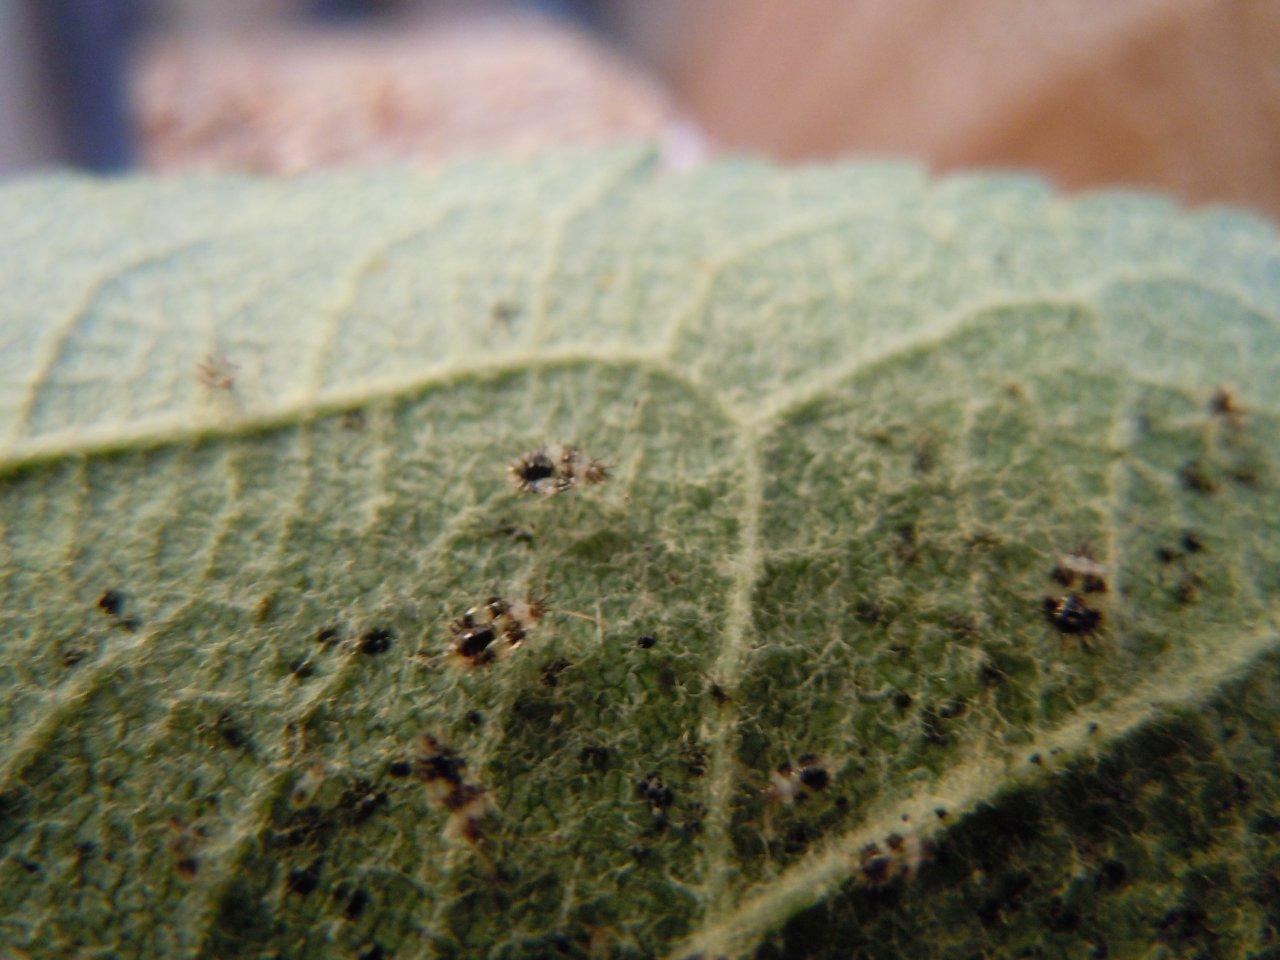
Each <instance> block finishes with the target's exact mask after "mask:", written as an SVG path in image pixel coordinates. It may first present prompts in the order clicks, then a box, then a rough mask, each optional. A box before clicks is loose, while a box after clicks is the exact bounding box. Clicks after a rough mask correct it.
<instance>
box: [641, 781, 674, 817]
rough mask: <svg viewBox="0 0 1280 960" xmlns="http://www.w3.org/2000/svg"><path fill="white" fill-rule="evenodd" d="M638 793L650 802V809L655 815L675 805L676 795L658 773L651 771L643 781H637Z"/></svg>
mask: <svg viewBox="0 0 1280 960" xmlns="http://www.w3.org/2000/svg"><path fill="white" fill-rule="evenodd" d="M636 793H637V794H638V795H639V796H640V797H642V798H643V799H645V800H647V801H648V802H649V807H650V809H652V810H653V812H654V813H655V814H657V813H660V812H661V811H663V810H665V809H666V808H667V807H670V806H671V805H672V804H673V803H675V794H674V793H673V792H672V791H671V788H670V787H668V786H667V785H666V784H665V783H663V781H662V777H660V776H658V774H657V773H656V772H652V771H651V772H649V773H647V774H645V776H644V779H643V780H637V781H636Z"/></svg>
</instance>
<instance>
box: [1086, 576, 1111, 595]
mask: <svg viewBox="0 0 1280 960" xmlns="http://www.w3.org/2000/svg"><path fill="white" fill-rule="evenodd" d="M1080 589H1082V590H1083V591H1084V592H1085V593H1106V592H1107V581H1106V580H1104V579H1103V578H1102V577H1100V576H1098V575H1097V574H1093V573H1086V574H1085V575H1084V577H1082V578H1081V580H1080Z"/></svg>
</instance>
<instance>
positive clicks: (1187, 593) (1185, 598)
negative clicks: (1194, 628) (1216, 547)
mask: <svg viewBox="0 0 1280 960" xmlns="http://www.w3.org/2000/svg"><path fill="white" fill-rule="evenodd" d="M1202 585H1203V583H1202V581H1201V579H1200V577H1199V575H1198V574H1195V573H1190V572H1188V573H1184V574H1183V575H1182V576H1180V577H1179V578H1178V582H1177V584H1176V585H1175V586H1174V588H1173V598H1174V599H1175V600H1177V601H1178V603H1195V602H1196V601H1198V600H1199V599H1200V588H1201V586H1202Z"/></svg>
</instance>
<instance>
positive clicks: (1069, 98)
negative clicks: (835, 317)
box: [0, 0, 1280, 218]
mask: <svg viewBox="0 0 1280 960" xmlns="http://www.w3.org/2000/svg"><path fill="white" fill-rule="evenodd" d="M634 140H655V141H657V142H658V143H659V144H661V146H662V149H663V151H664V155H665V156H666V158H667V160H668V161H669V162H671V163H672V164H675V165H686V164H691V163H696V162H698V161H700V160H701V159H703V158H705V157H708V156H712V155H715V154H718V153H743V152H747V153H753V154H757V155H763V156H769V157H773V158H776V159H779V160H782V161H787V162H791V161H808V160H818V159H827V158H836V157H848V156H876V157H910V158H915V159H918V160H922V161H924V162H926V163H927V164H929V165H930V166H931V167H933V168H934V169H938V170H950V169H956V168H973V167H1000V168H1015V169H1026V170H1034V171H1037V172H1039V173H1041V174H1043V175H1045V176H1047V177H1048V178H1049V179H1050V180H1052V181H1053V182H1055V183H1056V184H1058V185H1059V186H1061V187H1066V188H1084V187H1098V186H1139V187H1149V188H1155V189H1159V190H1162V191H1164V192H1166V193H1171V194H1173V195H1175V196H1177V197H1179V198H1181V199H1182V200H1184V201H1188V202H1193V203H1206V202H1211V201H1229V202H1232V203H1235V204H1237V205H1243V206H1247V207H1252V208H1253V209H1255V210H1257V211H1259V212H1262V213H1264V214H1266V215H1269V216H1271V217H1273V218H1274V217H1280V0H542V2H535V0H524V2H517V0H508V2H499V0H492V2H477V0H471V2H458V0H0V174H7V173H12V172H16V171H22V170H30V169H33V168H41V167H45V166H49V165H57V164H62V165H65V164H74V165H78V166H82V167H87V168H90V169H94V170H99V171H117V170H127V169H138V168H142V169H152V170H160V171H179V170H191V169H201V170H210V169H220V170H250V171H261V172H271V173H295V172H300V171H305V170H311V169H317V168H323V167H327V166H334V165H345V164H353V163H371V162H372V163H377V162H401V163H411V164H424V163H425V164H431V163H437V162H439V161H441V160H443V159H448V158H451V157H455V156H459V155H465V154H468V153H474V152H478V151H494V150H497V151H506V152H511V153H523V152H530V151H535V150H538V149H542V148H546V147H556V146H565V145H570V144H581V145H598V144H613V143H621V142H628V141H634Z"/></svg>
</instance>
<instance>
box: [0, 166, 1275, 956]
mask: <svg viewBox="0 0 1280 960" xmlns="http://www.w3.org/2000/svg"><path fill="white" fill-rule="evenodd" d="M0 222H3V223H4V224H5V229H4V231H3V236H2V237H0V685H2V688H0V956H2V957H5V958H10V957H13V958H25V960H45V958H94V960H130V958H151V957H155V958H203V960H233V958H254V960H276V958H279V960H347V958H349V960H356V958H364V960H379V958H380V960H392V958H394V960H432V958H459V960H463V958H466V960H470V958H493V960H498V958H501V960H520V958H543V957H549V958H555V957H569V958H619V960H643V958H651V957H664V958H670V960H680V958H694V957H701V958H703V960H714V958H717V957H724V958H731V957H752V958H760V960H781V958H801V957H822V958H833V960H834V958H850V957H859V958H873V960H878V958H885V960H889V958H947V960H970V958H996V957H1022V958H1046V960H1048V958H1080V960H1084V958H1095V960H1097V958H1143V960H1161V958H1164V960H1174V958H1193V957H1194V958H1205V960H1210V958H1256V960H1262V958H1275V957H1277V956H1280V879H1277V878H1280V772H1278V771H1280V654H1277V647H1278V646H1280V645H1278V644H1277V614H1278V613H1280V488H1278V486H1277V484H1278V483H1280V471H1278V467H1280V329H1278V328H1277V322H1278V318H1280V241H1278V240H1277V236H1276V234H1275V233H1274V231H1273V230H1272V229H1271V228H1270V227H1268V226H1267V225H1265V224H1263V223H1260V222H1258V221H1255V220H1252V219H1250V218H1248V217H1246V216H1243V215H1240V214H1234V213H1230V212H1224V211H1218V210H1205V211H1199V212H1183V211H1180V210H1178V209H1176V208H1174V207H1173V206H1171V205H1169V204H1166V203H1164V202H1162V201H1160V200H1157V199H1153V198H1146V197H1140V196H1134V195H1129V194H1115V195H1098V196H1090V197H1083V198H1075V199H1070V200H1064V199H1059V198H1057V197H1055V196H1054V195H1053V194H1052V193H1050V192H1048V191H1046V190H1045V189H1044V188H1043V187H1042V186H1041V185H1040V184H1039V183H1037V182H1034V181H1028V180H1021V179H1016V178H1004V177H951V178H947V179H942V180H932V179H929V178H928V177H926V176H924V175H923V174H922V173H921V172H920V171H918V170H916V169H913V168H911V167H908V166H898V165H854V166H838V167H829V168H809V169H805V168H801V169H794V170H789V171H782V170H777V169H774V168H772V167H770V166H767V165H764V164H758V163H754V162H746V161H728V162H723V163H717V164H714V165H710V166H707V167H704V168H700V169H697V170H694V171H692V172H676V171H671V170H667V169H665V168H663V167H662V165H661V163H660V162H659V161H658V160H657V159H655V157H653V156H652V155H650V154H648V153H645V152H614V153H605V154H600V153H592V154H573V155H557V156H551V157H547V158H542V159H537V160H532V161H522V162H519V163H516V162H511V163H507V162H486V161H474V162H470V163H467V164H464V165H460V166H454V167H448V168H443V169H440V170H438V171H434V172H422V173H415V172H408V171H405V172H381V173H368V172H346V173H334V174H326V175H319V176H311V177H305V178H301V179H296V180H292V181H278V182H270V181H264V180H256V179H247V178H229V177H212V178H202V179H193V180H176V181H162V180H122V181H111V182H101V181H94V180H87V179H80V178H75V177H55V178H42V179H33V180H25V181H17V182H12V183H10V184H8V185H6V186H4V187H3V188H0Z"/></svg>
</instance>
